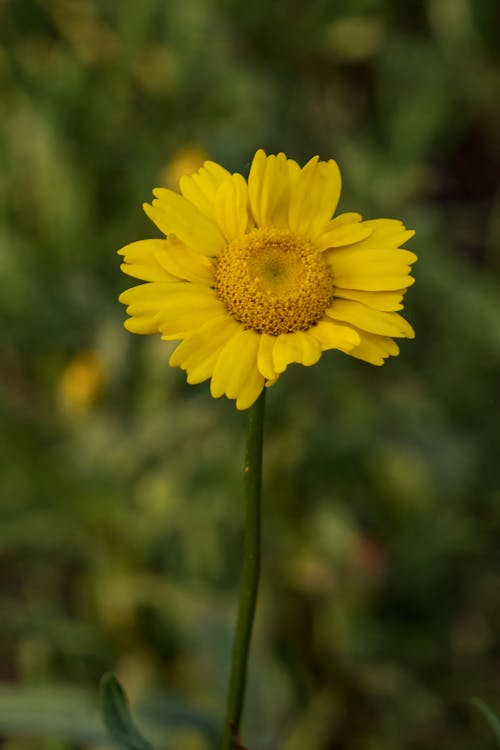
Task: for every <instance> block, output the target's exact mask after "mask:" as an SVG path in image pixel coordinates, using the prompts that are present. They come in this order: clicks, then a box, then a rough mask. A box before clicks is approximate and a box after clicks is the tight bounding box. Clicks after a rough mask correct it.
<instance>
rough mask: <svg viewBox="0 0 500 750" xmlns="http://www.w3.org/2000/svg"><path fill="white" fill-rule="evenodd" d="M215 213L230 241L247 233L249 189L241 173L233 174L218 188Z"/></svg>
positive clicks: (225, 235)
mask: <svg viewBox="0 0 500 750" xmlns="http://www.w3.org/2000/svg"><path fill="white" fill-rule="evenodd" d="M215 215H216V218H217V224H218V225H219V227H220V229H221V230H222V233H223V234H224V237H225V238H226V240H227V241H228V242H231V240H234V239H236V238H237V237H241V236H242V235H243V234H245V232H246V230H247V227H248V190H247V183H246V182H245V180H244V178H243V177H242V176H241V175H240V174H234V175H232V176H231V178H230V179H229V180H227V181H226V182H224V183H223V184H222V185H221V186H220V187H219V189H218V190H217V196H216V200H215Z"/></svg>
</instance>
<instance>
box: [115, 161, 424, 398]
mask: <svg viewBox="0 0 500 750" xmlns="http://www.w3.org/2000/svg"><path fill="white" fill-rule="evenodd" d="M340 188H341V178H340V171H339V168H338V166H337V164H336V162H335V161H333V160H329V161H320V160H319V158H318V157H317V156H315V157H313V158H312V159H311V160H310V161H309V162H308V163H307V164H306V165H305V167H302V168H300V166H299V165H298V164H297V162H295V161H293V160H292V159H287V157H286V156H285V154H283V153H280V154H278V155H277V156H274V155H272V156H266V154H265V153H264V151H262V150H259V151H257V153H256V154H255V157H254V159H253V162H252V166H251V168H250V174H249V176H248V181H246V180H245V179H244V178H243V177H242V176H241V174H231V173H230V172H228V171H227V170H226V169H224V168H223V167H221V166H219V165H218V164H215V163H214V162H212V161H206V162H205V163H204V164H203V166H202V167H201V169H199V171H198V172H196V173H195V174H192V175H189V176H188V175H185V176H184V177H182V178H181V180H180V194H179V193H177V192H175V191H173V190H168V189H166V188H157V189H156V190H154V191H153V194H154V195H155V200H153V202H152V205H149V204H144V210H145V212H146V214H147V215H148V216H149V218H150V219H151V220H152V221H153V222H154V223H155V224H156V226H157V227H158V228H159V229H160V230H161V231H162V232H163V233H164V234H165V235H166V238H165V239H151V240H140V241H139V242H132V243H131V244H129V245H127V246H126V247H124V248H122V249H121V250H120V251H119V253H120V254H121V255H123V256H124V261H125V262H124V263H123V264H122V266H121V268H122V270H123V271H124V272H125V273H127V274H129V275H130V276H134V277H135V278H137V279H142V280H143V281H145V282H146V283H145V284H141V285H139V286H135V287H133V288H132V289H128V290H127V291H125V292H123V294H122V295H121V296H120V301H121V302H123V303H124V304H126V305H127V313H128V314H129V316H130V317H129V318H128V319H127V320H126V321H125V327H126V328H127V329H128V330H129V331H132V332H134V333H158V334H160V335H161V336H162V338H163V339H166V340H168V341H170V340H172V341H180V343H179V344H178V346H177V347H176V349H175V350H174V352H173V354H172V355H171V357H170V365H171V366H172V367H181V368H182V369H183V370H185V371H186V372H187V380H188V383H201V382H202V381H204V380H208V379H210V391H211V394H212V396H214V398H218V397H219V396H222V395H224V394H225V395H226V396H227V397H228V398H231V399H236V406H237V408H238V409H246V408H248V407H249V406H251V405H252V404H253V403H254V401H255V400H256V399H257V397H258V396H259V394H260V393H261V391H262V388H263V387H264V386H265V385H272V384H273V383H275V382H276V380H277V379H278V377H279V376H280V375H281V373H283V372H284V371H285V370H286V368H287V366H288V365H289V364H291V363H292V362H298V363H300V364H303V365H306V366H309V365H313V364H315V363H316V362H317V361H318V360H319V358H320V357H321V353H322V352H324V351H326V350H327V349H339V350H340V351H342V352H345V353H346V354H349V355H351V356H353V357H358V358H359V359H362V360H365V361H366V362H370V363H371V364H374V365H381V364H383V363H384V359H385V358H386V357H388V356H389V355H396V354H398V353H399V348H398V346H397V344H396V343H395V341H394V338H400V337H403V338H413V336H414V332H413V329H412V327H411V326H410V325H409V323H407V321H406V320H405V319H404V318H402V317H401V315H400V314H399V313H398V312H397V311H398V310H401V309H402V307H403V305H402V304H401V300H402V298H403V295H404V293H405V292H406V290H407V288H408V287H409V286H410V285H411V284H412V283H413V281H414V279H413V278H412V277H411V276H410V275H409V274H410V265H411V264H412V263H413V262H414V261H415V260H416V255H414V253H412V252H409V251H408V250H404V249H401V245H402V244H403V243H404V242H406V241H407V240H408V239H409V238H410V237H412V236H413V234H414V232H413V231H411V230H407V229H406V228H405V226H404V225H403V224H402V222H400V221H396V220H394V219H374V220H372V221H362V218H361V216H360V214H357V213H343V214H339V215H338V216H336V217H335V218H332V216H333V214H334V212H335V209H336V207H337V203H338V200H339V196H340Z"/></svg>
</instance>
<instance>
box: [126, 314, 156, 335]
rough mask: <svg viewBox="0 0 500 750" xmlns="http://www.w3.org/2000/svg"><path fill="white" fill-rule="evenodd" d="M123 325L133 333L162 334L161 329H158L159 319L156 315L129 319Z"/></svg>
mask: <svg viewBox="0 0 500 750" xmlns="http://www.w3.org/2000/svg"><path fill="white" fill-rule="evenodd" d="M123 325H124V326H125V328H126V329H127V331H130V332H131V333H140V334H148V333H159V332H160V329H159V328H158V317H157V315H155V314H153V315H150V316H147V315H145V316H143V317H138V316H137V317H134V318H127V320H125V321H124V322H123Z"/></svg>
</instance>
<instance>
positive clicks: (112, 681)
mask: <svg viewBox="0 0 500 750" xmlns="http://www.w3.org/2000/svg"><path fill="white" fill-rule="evenodd" d="M101 710H102V717H103V720H104V724H105V725H106V728H107V730H108V732H109V733H110V735H111V736H112V737H113V739H114V740H115V742H116V743H117V744H118V745H119V747H121V748H124V750H153V746H152V745H151V743H149V742H148V741H147V740H146V739H144V737H143V736H142V735H141V733H140V732H139V730H138V729H137V727H136V726H135V724H134V722H133V721H132V716H131V714H130V708H129V705H128V700H127V696H126V695H125V691H124V690H123V688H122V686H121V685H120V683H119V682H118V680H117V678H116V677H115V675H114V674H110V673H108V674H105V675H104V676H103V678H102V680H101Z"/></svg>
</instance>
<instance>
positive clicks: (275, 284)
mask: <svg viewBox="0 0 500 750" xmlns="http://www.w3.org/2000/svg"><path fill="white" fill-rule="evenodd" d="M215 291H216V294H217V296H218V297H219V299H221V300H222V301H223V302H224V304H225V305H226V307H227V309H228V311H229V313H230V314H231V315H232V316H233V317H234V318H235V319H236V320H237V321H238V322H239V323H241V324H242V325H243V326H244V327H245V328H250V329H252V330H254V331H257V333H269V334H271V335H273V336H278V335H279V334H280V333H292V332H293V331H306V330H307V329H309V328H311V327H312V326H314V325H316V323H318V322H319V320H320V319H321V318H322V316H323V313H324V312H325V310H326V309H327V308H328V307H329V305H330V304H331V301H332V299H333V277H332V273H331V271H330V269H329V267H328V266H327V264H326V263H325V261H324V260H323V257H322V255H321V254H320V253H319V252H318V251H317V250H315V249H314V248H313V247H312V245H311V244H310V243H309V242H307V241H306V240H303V239H301V238H300V237H296V236H294V235H293V234H290V232H285V231H282V230H279V229H254V230H252V231H251V232H249V234H247V235H245V236H244V237H241V238H239V239H237V240H234V241H233V242H231V243H230V244H229V245H228V246H227V247H226V248H225V250H224V251H223V252H222V253H221V255H220V256H219V257H218V258H217V259H216V273H215Z"/></svg>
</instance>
